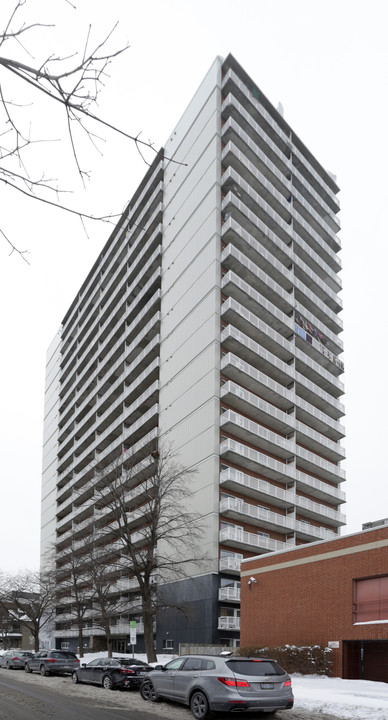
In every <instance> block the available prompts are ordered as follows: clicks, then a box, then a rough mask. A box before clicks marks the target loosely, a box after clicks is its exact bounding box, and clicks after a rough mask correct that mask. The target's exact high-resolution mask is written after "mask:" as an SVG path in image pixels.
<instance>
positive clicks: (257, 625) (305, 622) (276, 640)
mask: <svg viewBox="0 0 388 720" xmlns="http://www.w3.org/2000/svg"><path fill="white" fill-rule="evenodd" d="M251 578H252V579H251ZM240 644H241V646H242V647H244V646H245V645H252V644H257V645H258V646H259V647H260V646H261V647H266V646H272V647H273V646H277V645H285V644H289V645H297V646H300V645H310V644H318V645H321V644H322V645H325V646H329V647H331V648H332V649H333V661H334V665H333V669H334V674H335V675H337V676H340V677H344V678H363V679H366V680H378V681H382V682H388V526H387V525H381V526H378V527H375V528H372V529H368V530H363V531H362V532H360V533H356V534H354V535H347V536H344V537H341V538H338V539H337V538H336V539H333V540H328V541H321V542H316V543H311V544H308V545H301V546H299V547H296V548H292V549H290V550H284V551H280V552H275V553H270V554H266V555H259V556H257V557H255V558H250V559H249V560H243V561H242V564H241V636H240Z"/></svg>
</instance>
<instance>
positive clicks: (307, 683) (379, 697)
mask: <svg viewBox="0 0 388 720" xmlns="http://www.w3.org/2000/svg"><path fill="white" fill-rule="evenodd" d="M103 656H104V653H98V654H94V655H93V654H89V653H88V654H87V655H86V656H85V657H84V658H83V659H82V660H81V662H90V661H91V660H93V659H94V658H96V657H103ZM114 656H115V657H119V656H120V653H114ZM126 657H128V655H127V656H126ZM134 657H136V658H138V659H139V660H144V661H145V662H147V656H146V655H139V654H137V653H135V655H134ZM174 657H176V655H158V664H160V665H164V664H165V663H167V662H169V661H170V660H172V659H173V658H174ZM151 664H155V663H151ZM292 686H293V690H294V695H295V709H298V710H311V711H315V712H322V713H327V714H329V715H330V714H331V715H337V716H338V717H341V718H351V720H388V683H379V682H371V681H369V680H342V679H341V678H329V677H326V676H325V675H322V676H321V675H292ZM290 720H292V717H291V716H290Z"/></svg>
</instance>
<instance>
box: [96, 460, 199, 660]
mask: <svg viewBox="0 0 388 720" xmlns="http://www.w3.org/2000/svg"><path fill="white" fill-rule="evenodd" d="M194 474H195V473H194V472H193V471H191V470H188V469H187V468H185V467H184V466H182V465H181V463H179V461H178V459H177V457H176V455H175V454H174V452H173V451H172V449H171V448H168V447H160V448H159V450H158V451H157V450H155V451H154V452H153V453H151V454H149V453H148V454H147V455H146V456H145V457H144V458H143V459H142V460H141V461H140V462H139V461H138V460H136V462H135V461H134V459H133V458H132V457H131V453H130V451H128V452H127V453H126V455H125V459H124V460H117V461H115V462H114V463H112V464H111V465H110V466H109V467H105V468H99V471H98V475H97V483H96V487H95V493H96V494H97V497H98V501H97V502H98V503H99V504H100V505H101V507H103V508H104V509H105V511H106V514H105V516H104V527H102V528H101V529H100V532H101V533H102V534H103V535H104V536H105V537H107V538H108V537H109V538H110V540H111V541H113V542H114V543H115V545H116V546H118V547H120V548H121V564H122V568H123V574H124V573H125V574H127V575H128V577H132V578H134V579H136V585H137V587H138V590H137V592H138V594H139V596H140V607H141V614H142V617H143V622H144V641H145V648H146V652H147V657H148V661H149V662H155V661H156V654H155V649H154V642H153V625H154V621H155V618H156V615H157V612H158V610H160V609H161V608H162V607H163V606H164V607H165V604H164V602H163V598H162V597H161V593H160V592H159V590H158V588H159V589H160V586H161V585H162V584H163V583H167V582H171V581H173V580H176V579H178V578H181V577H186V576H187V572H188V569H189V568H192V566H193V564H195V565H198V564H201V563H202V562H203V561H204V560H205V558H204V557H202V556H201V552H200V550H199V548H200V543H199V538H200V532H201V528H200V526H199V524H198V515H197V514H196V513H195V512H192V511H191V509H190V503H189V498H190V496H191V484H192V482H193V478H194Z"/></svg>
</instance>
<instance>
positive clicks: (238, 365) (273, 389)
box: [221, 352, 296, 410]
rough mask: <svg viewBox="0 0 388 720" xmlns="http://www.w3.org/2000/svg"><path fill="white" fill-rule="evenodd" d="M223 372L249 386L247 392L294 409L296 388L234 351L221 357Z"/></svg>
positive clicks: (284, 408) (285, 407)
mask: <svg viewBox="0 0 388 720" xmlns="http://www.w3.org/2000/svg"><path fill="white" fill-rule="evenodd" d="M221 372H222V373H223V375H226V376H227V377H229V378H231V380H232V381H234V382H235V383H236V385H240V383H241V384H243V385H244V387H245V388H247V392H252V393H254V394H255V395H258V396H259V397H261V398H263V400H265V401H267V402H269V403H272V404H273V405H276V407H278V408H281V409H282V410H290V409H292V407H293V405H294V403H295V402H296V395H295V391H294V390H292V389H291V390H290V389H288V388H286V387H284V385H281V384H280V383H278V382H276V380H272V378H270V377H269V376H268V375H266V374H265V373H264V372H261V371H260V370H258V369H257V368H255V367H253V366H252V365H250V364H249V363H248V362H246V361H245V360H242V359H241V358H239V357H238V356H237V355H235V354H234V353H232V352H229V353H227V354H226V355H223V357H222V358H221ZM223 387H224V386H222V388H221V398H223V397H224V394H223Z"/></svg>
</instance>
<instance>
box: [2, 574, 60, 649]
mask: <svg viewBox="0 0 388 720" xmlns="http://www.w3.org/2000/svg"><path fill="white" fill-rule="evenodd" d="M55 600H56V589H55V578H54V574H53V573H52V572H46V573H39V572H31V571H28V570H26V571H25V572H23V573H19V574H16V575H10V576H8V578H7V586H6V588H4V589H3V591H2V593H1V596H0V605H1V607H2V608H3V609H6V610H7V611H8V614H9V616H10V618H13V619H14V620H16V621H17V622H19V623H20V624H23V625H26V626H27V627H29V628H30V631H31V633H32V635H33V637H34V642H35V650H36V651H37V650H39V633H40V631H41V630H42V628H43V627H45V626H47V625H48V624H49V623H50V622H51V620H52V618H53V617H54V614H55Z"/></svg>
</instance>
